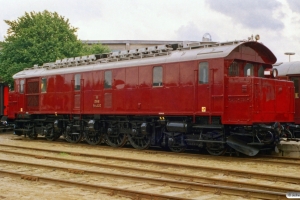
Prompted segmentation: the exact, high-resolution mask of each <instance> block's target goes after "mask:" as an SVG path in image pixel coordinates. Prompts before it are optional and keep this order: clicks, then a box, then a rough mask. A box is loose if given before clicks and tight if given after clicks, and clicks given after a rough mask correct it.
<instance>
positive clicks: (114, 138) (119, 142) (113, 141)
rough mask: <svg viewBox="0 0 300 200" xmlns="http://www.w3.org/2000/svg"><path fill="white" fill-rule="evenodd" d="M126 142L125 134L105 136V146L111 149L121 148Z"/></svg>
mask: <svg viewBox="0 0 300 200" xmlns="http://www.w3.org/2000/svg"><path fill="white" fill-rule="evenodd" d="M126 142H127V135H126V134H125V133H118V134H110V135H106V144H108V145H109V146H111V147H122V146H124V145H125V144H126Z"/></svg>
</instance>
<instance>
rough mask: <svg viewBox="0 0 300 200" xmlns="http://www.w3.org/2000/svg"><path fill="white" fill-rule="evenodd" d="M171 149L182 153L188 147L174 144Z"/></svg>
mask: <svg viewBox="0 0 300 200" xmlns="http://www.w3.org/2000/svg"><path fill="white" fill-rule="evenodd" d="M169 149H170V150H171V151H173V152H177V153H182V152H184V151H185V149H186V147H179V146H178V147H177V146H172V147H169Z"/></svg>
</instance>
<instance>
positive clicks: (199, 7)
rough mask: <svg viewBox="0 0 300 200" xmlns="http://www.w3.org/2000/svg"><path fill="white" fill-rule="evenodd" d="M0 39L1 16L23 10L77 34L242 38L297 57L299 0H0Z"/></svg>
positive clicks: (0, 30) (280, 57) (1, 34)
mask: <svg viewBox="0 0 300 200" xmlns="http://www.w3.org/2000/svg"><path fill="white" fill-rule="evenodd" d="M0 5H1V6H0V41H4V39H5V36H6V32H7V29H8V26H7V24H6V23H5V22H4V20H11V21H12V20H17V19H18V18H19V17H21V16H23V15H24V14H25V12H32V11H34V12H42V11H44V10H48V11H50V12H57V13H58V14H59V15H61V16H64V17H65V19H69V22H70V24H71V25H72V26H73V27H77V28H78V31H77V36H78V39H80V40H170V41H171V40H179V41H189V40H190V41H201V40H202V37H203V35H204V34H206V33H209V34H210V35H211V38H212V41H216V42H226V41H233V40H244V39H247V38H248V37H250V36H251V35H253V36H255V35H257V34H259V35H260V40H259V42H261V43H263V44H264V45H265V46H267V47H268V48H269V49H270V50H271V51H272V52H273V53H274V54H275V56H276V57H277V62H288V61H289V56H287V55H285V54H284V53H286V52H293V53H295V55H293V56H291V57H290V60H291V61H300V45H299V44H300V0H9V1H8V0H0Z"/></svg>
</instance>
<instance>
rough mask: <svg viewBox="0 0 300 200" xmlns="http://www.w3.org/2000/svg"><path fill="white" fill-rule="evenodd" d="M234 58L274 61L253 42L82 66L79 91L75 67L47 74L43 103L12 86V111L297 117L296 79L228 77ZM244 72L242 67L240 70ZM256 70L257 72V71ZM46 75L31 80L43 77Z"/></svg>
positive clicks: (236, 120) (255, 119)
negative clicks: (159, 74)
mask: <svg viewBox="0 0 300 200" xmlns="http://www.w3.org/2000/svg"><path fill="white" fill-rule="evenodd" d="M254 48H258V47H254ZM257 51H259V50H257ZM233 60H240V61H241V62H245V63H246V62H250V61H251V62H255V63H263V64H265V62H269V60H268V58H267V57H261V56H260V55H259V54H258V53H257V52H255V51H254V50H253V49H252V48H250V47H248V46H239V47H238V48H237V49H235V50H234V51H232V53H230V54H229V55H228V56H227V57H226V58H213V59H206V60H193V61H182V62H173V63H160V64H159V63H158V64H156V65H144V66H133V67H126V68H122V67H120V68H112V69H105V70H95V71H85V72H81V73H80V74H81V81H80V83H81V87H80V90H77V91H76V90H74V81H75V78H74V77H75V74H76V73H74V74H72V73H69V74H63V73H62V74H57V75H51V76H48V77H46V78H47V80H48V81H47V92H46V93H40V92H39V93H37V94H36V93H33V94H30V95H38V98H39V106H35V107H34V106H25V105H27V104H28V102H26V101H25V102H24V100H22V99H24V98H25V96H26V98H27V99H28V94H27V93H28V90H27V89H25V91H26V92H27V93H26V95H25V94H19V92H18V91H16V92H12V93H11V94H10V101H11V104H10V108H12V111H11V112H10V113H9V117H10V118H14V117H15V116H14V113H15V112H20V111H21V110H20V108H24V109H23V111H22V112H29V113H31V114H101V115H178V116H209V117H211V116H220V117H221V120H222V124H243V125H250V124H253V123H269V122H274V121H280V122H292V121H293V117H294V113H293V109H294V108H293V106H291V105H293V103H294V100H293V99H294V98H292V97H293V94H292V91H291V90H292V89H291V88H292V87H293V86H292V83H290V82H285V81H280V80H275V79H266V78H258V77H229V76H228V68H229V64H230V63H231V62H232V61H233ZM245 60H247V61H245ZM270 60H272V59H271V58H270ZM125 62H126V61H125ZM200 62H208V64H209V81H208V83H205V84H199V83H198V79H199V77H198V73H199V71H198V66H199V63H200ZM267 64H268V65H270V63H267ZM155 66H162V67H163V85H162V86H155V87H153V86H152V73H153V67H155ZM257 69H258V66H257V68H255V70H257ZM108 70H111V71H112V88H110V89H106V88H104V71H108ZM242 73H243V70H241V72H240V75H242ZM77 74H78V72H77ZM254 75H255V76H257V72H256V71H255V73H254ZM41 78H43V77H35V78H32V79H27V80H26V82H28V81H29V82H30V81H36V80H38V81H41ZM18 81H19V80H18V79H17V80H16V83H19V82H18ZM27 85H28V84H27ZM39 90H40V87H39ZM30 95H29V96H30ZM26 98H25V99H26ZM16 101H17V103H15V102H16Z"/></svg>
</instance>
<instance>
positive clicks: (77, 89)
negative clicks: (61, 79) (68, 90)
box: [72, 74, 83, 113]
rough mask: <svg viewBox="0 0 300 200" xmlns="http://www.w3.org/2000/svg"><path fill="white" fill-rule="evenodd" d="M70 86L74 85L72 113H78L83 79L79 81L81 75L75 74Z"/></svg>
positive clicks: (80, 107)
mask: <svg viewBox="0 0 300 200" xmlns="http://www.w3.org/2000/svg"><path fill="white" fill-rule="evenodd" d="M72 85H74V89H73V95H72V97H73V98H72V99H73V106H72V107H73V111H74V112H75V113H76V112H80V109H82V106H81V104H82V99H81V97H82V95H81V93H82V88H83V79H81V74H75V75H74V80H72Z"/></svg>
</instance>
